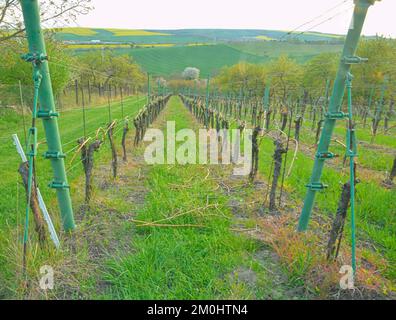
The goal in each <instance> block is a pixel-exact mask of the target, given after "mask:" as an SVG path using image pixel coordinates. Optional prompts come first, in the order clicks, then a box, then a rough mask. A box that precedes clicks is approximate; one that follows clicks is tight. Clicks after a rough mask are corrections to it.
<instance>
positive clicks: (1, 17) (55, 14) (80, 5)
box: [0, 0, 93, 42]
mask: <svg viewBox="0 0 396 320" xmlns="http://www.w3.org/2000/svg"><path fill="white" fill-rule="evenodd" d="M40 7H41V10H40V11H41V22H42V23H44V24H45V26H46V27H59V26H61V25H67V24H69V23H70V22H73V21H75V20H76V19H77V16H79V15H82V14H87V13H88V12H89V11H90V10H91V9H92V8H93V7H92V5H91V0H42V1H40ZM24 31H25V26H24V24H23V18H22V11H21V8H20V4H19V0H0V42H2V41H6V40H9V39H12V38H15V37H18V36H22V35H23V32H24Z"/></svg>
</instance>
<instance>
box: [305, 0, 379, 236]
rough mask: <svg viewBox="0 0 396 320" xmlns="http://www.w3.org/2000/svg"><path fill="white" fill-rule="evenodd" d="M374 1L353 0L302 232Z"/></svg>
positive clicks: (309, 185) (318, 150)
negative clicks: (363, 29) (367, 17)
mask: <svg viewBox="0 0 396 320" xmlns="http://www.w3.org/2000/svg"><path fill="white" fill-rule="evenodd" d="M375 1H376V0H355V8H354V12H353V18H352V23H351V26H350V28H349V30H348V34H347V37H346V40H345V44H344V50H343V53H342V57H341V61H340V65H339V69H338V72H337V76H336V79H335V81H334V88H333V94H332V96H331V98H330V104H329V108H328V112H327V113H326V115H325V122H324V126H323V131H322V135H321V137H320V140H319V144H318V149H317V154H316V158H315V163H314V168H313V171H312V176H311V180H310V183H309V184H308V185H307V187H308V191H307V194H306V197H305V201H304V207H303V209H302V212H301V216H300V220H299V224H298V231H305V230H306V229H307V227H308V222H309V218H310V215H311V212H312V208H313V205H314V200H315V195H316V192H317V191H319V190H323V189H324V188H326V186H325V185H324V184H323V183H322V182H321V181H320V178H321V176H322V171H323V167H324V162H325V160H326V158H327V157H326V156H322V155H326V154H329V152H328V149H329V145H330V141H331V136H332V134H333V131H334V127H335V123H336V120H337V119H340V118H346V117H347V116H348V115H347V114H344V113H343V112H341V104H342V100H343V97H344V93H345V83H346V79H347V75H348V74H349V71H350V69H351V65H352V64H355V63H359V62H362V61H364V59H361V58H359V57H355V52H356V49H357V45H358V42H359V39H360V35H361V32H362V28H363V24H364V20H365V18H366V15H367V11H368V9H369V7H370V6H371V5H373V4H374V2H375Z"/></svg>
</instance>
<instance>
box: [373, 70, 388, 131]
mask: <svg viewBox="0 0 396 320" xmlns="http://www.w3.org/2000/svg"><path fill="white" fill-rule="evenodd" d="M387 85H388V77H387V76H385V79H384V83H383V84H382V87H381V96H380V99H379V101H378V103H377V108H376V110H375V115H374V122H375V126H378V123H379V121H380V120H381V115H382V110H383V106H384V100H385V91H386V88H387Z"/></svg>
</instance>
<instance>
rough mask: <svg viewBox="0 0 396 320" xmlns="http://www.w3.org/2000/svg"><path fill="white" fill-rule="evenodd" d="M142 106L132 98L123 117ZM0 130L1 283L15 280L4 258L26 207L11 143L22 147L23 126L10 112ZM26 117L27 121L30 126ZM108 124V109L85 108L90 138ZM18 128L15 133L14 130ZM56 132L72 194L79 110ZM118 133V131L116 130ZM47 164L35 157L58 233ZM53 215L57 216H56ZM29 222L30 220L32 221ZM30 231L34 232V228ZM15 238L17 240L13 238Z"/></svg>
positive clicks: (78, 171) (117, 108)
mask: <svg viewBox="0 0 396 320" xmlns="http://www.w3.org/2000/svg"><path fill="white" fill-rule="evenodd" d="M144 103H145V98H143V100H142V98H141V97H132V98H128V99H126V100H125V101H124V106H125V109H124V112H125V113H124V115H134V114H136V113H137V112H138V110H139V109H140V107H142V106H143V105H144ZM0 114H1V117H0V130H1V132H2V136H1V137H0V139H1V145H0V152H1V155H2V156H1V160H0V167H1V168H2V179H1V180H0V191H1V194H2V197H1V200H0V212H1V215H0V230H1V233H0V279H1V278H3V277H4V278H7V279H9V278H12V277H13V276H15V274H14V273H15V270H14V269H15V266H14V265H12V263H13V262H12V260H10V259H11V257H10V256H7V254H6V248H7V247H9V246H10V243H13V242H15V243H19V242H20V241H21V239H22V234H21V233H20V232H15V231H16V230H22V229H20V228H21V227H22V225H23V223H22V221H23V215H24V208H25V204H26V200H25V192H24V189H23V187H22V186H21V185H20V184H19V181H20V176H19V173H18V167H19V164H20V162H21V160H20V156H19V155H18V154H17V152H16V149H15V146H14V145H13V143H12V139H11V135H12V134H14V133H17V134H18V136H19V139H20V141H21V143H22V145H23V144H24V138H23V124H22V117H21V116H20V115H19V114H17V113H16V112H15V111H13V110H10V109H1V110H0ZM111 114H112V118H113V120H114V119H118V120H121V105H120V103H113V104H112V107H111ZM28 118H29V117H28V116H26V121H27V123H28V126H29V122H30V121H29V120H28ZM107 123H108V109H107V105H102V106H93V107H87V110H86V130H87V133H88V135H89V136H94V133H95V131H96V129H97V128H99V127H100V126H102V127H105V126H106V124H107ZM15 128H18V129H15ZM59 128H60V133H61V137H62V143H63V151H64V152H66V153H67V158H66V160H65V164H66V169H67V174H68V179H69V183H70V184H71V185H72V188H71V193H72V194H73V192H74V191H75V190H74V189H73V185H74V182H75V181H76V180H78V179H79V178H80V177H81V176H82V175H83V169H82V164H81V161H80V155H79V154H77V155H76V157H75V160H74V161H73V163H72V164H71V163H70V161H71V159H72V157H73V154H74V153H75V150H76V145H77V139H78V138H80V137H81V136H83V126H82V110H81V109H72V110H69V111H65V112H63V113H61V115H60V118H59ZM116 130H119V127H118V128H117V129H116ZM116 132H117V140H116V141H117V142H116V143H119V141H120V136H121V134H120V132H121V131H116ZM44 139H45V135H44V130H43V127H42V123H41V121H39V122H38V141H44ZM108 148H109V146H108V145H107V144H106V145H105V146H103V147H102V148H101V149H100V150H99V152H98V155H97V156H96V157H97V159H101V158H103V157H104V154H106V153H108V151H107V150H108ZM45 151H46V145H45V144H41V145H40V146H39V149H38V154H39V155H41V154H43V153H44V152H45ZM49 168H50V164H49V162H48V161H47V160H44V159H43V158H42V157H40V156H38V157H37V160H36V173H37V177H38V183H39V186H40V191H41V193H42V195H43V198H44V201H45V202H46V204H47V207H48V210H49V213H50V215H51V216H52V218H53V220H54V223H55V226H56V229H57V230H60V229H61V225H60V218H59V216H58V215H57V213H58V212H59V211H58V206H57V202H56V193H55V191H54V190H52V189H49V188H48V187H47V185H48V183H49V182H50V181H51V180H52V170H51V169H49ZM55 213H56V214H55ZM31 222H32V219H31ZM30 230H33V225H32V226H31V228H30ZM15 234H16V235H17V238H14V237H15ZM31 235H32V239H35V234H34V232H31ZM1 283H2V281H0V296H1V293H2V291H3V290H5V289H4V288H2V284H1Z"/></svg>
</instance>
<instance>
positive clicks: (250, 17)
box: [74, 0, 396, 37]
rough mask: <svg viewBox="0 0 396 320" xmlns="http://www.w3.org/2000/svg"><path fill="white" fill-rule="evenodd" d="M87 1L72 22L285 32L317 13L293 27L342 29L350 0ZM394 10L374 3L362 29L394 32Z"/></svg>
mask: <svg viewBox="0 0 396 320" xmlns="http://www.w3.org/2000/svg"><path fill="white" fill-rule="evenodd" d="M92 3H93V5H94V7H95V9H94V10H93V11H92V12H90V13H89V14H88V15H86V16H80V17H79V18H78V20H77V23H76V24H74V26H81V27H94V28H125V29H186V28H224V29H272V30H286V31H290V30H294V29H295V28H297V27H298V26H301V25H302V24H304V23H306V22H309V21H311V20H312V19H314V18H317V19H315V20H314V21H313V22H311V23H309V24H306V25H303V26H301V27H300V28H298V31H320V32H326V33H336V34H345V33H346V31H347V29H348V26H349V24H350V20H351V14H352V6H353V0H271V1H270V0H239V1H235V0H193V1H191V0H139V1H133V0H111V1H108V0H92ZM329 9H332V10H330V11H328V10H329ZM395 13H396V0H382V1H381V2H376V3H375V5H374V6H372V7H371V8H370V9H369V13H368V16H367V19H366V22H365V26H364V30H363V34H365V35H375V34H380V35H384V36H392V37H396V24H395V23H394V19H395V18H394V17H395ZM318 16H319V17H318ZM311 29H312V30H311Z"/></svg>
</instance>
